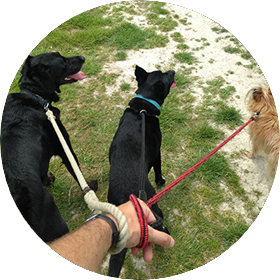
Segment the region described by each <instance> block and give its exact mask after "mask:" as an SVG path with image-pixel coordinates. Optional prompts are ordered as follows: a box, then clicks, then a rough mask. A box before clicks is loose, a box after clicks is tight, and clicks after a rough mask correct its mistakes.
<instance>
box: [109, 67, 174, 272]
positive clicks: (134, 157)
mask: <svg viewBox="0 0 280 280" xmlns="http://www.w3.org/2000/svg"><path fill="white" fill-rule="evenodd" d="M135 76H136V80H137V82H138V90H137V91H136V93H137V95H136V97H135V98H133V99H131V100H130V102H129V106H130V108H127V109H126V110H125V111H124V114H123V116H122V118H121V120H120V123H119V127H118V130H117V132H116V134H115V136H114V139H113V142H112V144H111V147H110V151H109V160H110V164H111V168H110V183H109V192H108V201H109V202H110V203H113V204H115V205H117V206H118V205H120V204H123V203H125V202H127V201H128V200H129V196H130V194H134V195H136V196H137V197H138V195H139V183H140V181H141V178H140V177H141V174H140V173H141V172H139V169H140V165H141V128H142V119H141V116H140V114H139V113H140V111H141V110H146V111H147V113H146V141H145V142H146V148H145V164H144V176H145V191H146V194H147V199H149V198H151V197H153V196H154V195H155V194H156V192H155V190H154V188H153V186H152V185H151V183H150V181H149V179H148V173H149V171H150V169H151V168H152V167H153V168H154V171H155V181H156V184H157V185H163V184H164V183H165V180H164V179H163V177H162V173H161V155H160V146H161V131H160V126H159V121H158V118H157V117H156V116H157V115H160V106H161V105H162V104H163V102H164V99H165V98H166V96H167V95H168V93H169V91H170V87H174V86H175V85H176V81H175V80H174V76H175V71H173V70H170V71H167V72H166V73H162V72H161V71H154V72H151V73H147V72H146V71H145V70H144V69H142V68H140V67H139V66H136V70H135ZM152 211H153V212H154V214H155V215H156V216H157V217H158V218H159V219H160V220H161V223H160V224H161V226H160V227H159V228H158V229H159V230H164V231H165V232H168V231H167V229H164V228H162V222H163V214H162V211H161V210H160V208H159V207H158V206H157V204H154V205H153V206H152ZM126 251H127V250H126V249H124V250H123V251H122V252H120V253H119V254H117V255H112V256H111V258H110V264H109V274H108V275H109V276H113V277H118V276H119V274H120V270H121V268H122V265H123V263H124V259H125V255H126Z"/></svg>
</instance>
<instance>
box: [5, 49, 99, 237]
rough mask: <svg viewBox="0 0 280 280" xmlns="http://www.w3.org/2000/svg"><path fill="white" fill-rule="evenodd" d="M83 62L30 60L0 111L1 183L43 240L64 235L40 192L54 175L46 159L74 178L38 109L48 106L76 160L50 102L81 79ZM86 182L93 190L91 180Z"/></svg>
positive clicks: (47, 57) (53, 57) (54, 56)
mask: <svg viewBox="0 0 280 280" xmlns="http://www.w3.org/2000/svg"><path fill="white" fill-rule="evenodd" d="M84 62H85V58H84V57H83V56H74V57H69V58H66V57H63V56H61V55H60V54H59V53H46V54H40V55H38V56H34V57H32V56H29V57H28V58H27V59H26V61H25V63H24V65H23V68H22V71H21V73H22V77H21V78H20V90H21V91H20V93H13V94H9V95H8V97H7V100H6V104H5V108H4V112H3V118H2V126H1V155H2V163H3V169H4V172H5V175H6V180H7V183H8V186H9V188H10V192H11V194H12V196H13V198H14V200H15V202H16V205H17V207H18V208H19V210H20V212H21V213H22V215H23V217H24V218H25V220H26V221H27V222H28V224H29V225H30V226H31V228H32V229H33V230H34V231H35V232H36V233H37V234H38V235H39V237H41V238H42V239H43V240H44V241H45V242H49V241H52V240H54V239H56V238H58V237H61V236H62V235H64V234H66V233H67V232H68V231H69V230H68V227H67V225H66V223H65V221H64V220H63V218H62V217H61V215H60V213H59V210H58V208H57V206H56V205H55V203H54V200H53V197H52V196H51V195H50V193H49V192H48V191H47V190H46V189H45V188H44V186H46V185H48V184H49V183H50V181H53V180H54V176H52V175H50V174H48V168H49V161H50V158H51V157H52V156H53V155H58V156H60V157H61V158H62V160H63V163H64V164H65V165H66V167H67V169H68V170H69V172H70V173H71V174H72V176H73V177H74V178H75V179H76V180H77V178H76V176H75V174H74V172H73V169H72V167H71V165H70V162H69V161H68V159H67V157H66V155H65V153H64V150H63V148H62V146H61V144H60V142H59V140H58V137H57V136H56V134H55V131H54V129H53V127H52V125H51V123H50V122H49V120H47V117H46V114H45V111H44V108H43V107H44V106H45V105H46V104H49V109H50V110H51V111H52V112H53V113H54V115H55V117H56V122H57V124H58V126H59V128H60V130H61V132H62V134H63V136H64V138H65V140H66V142H67V144H68V146H69V148H70V150H71V152H72V154H73V156H74V158H75V159H76V161H77V162H78V160H77V157H76V155H75V153H74V152H73V150H72V147H71V144H70V140H69V135H68V133H67V131H66V129H65V128H64V126H63V125H62V123H61V121H60V119H59V115H60V111H59V110H58V109H57V108H55V107H53V106H52V105H51V102H57V101H58V100H59V97H58V95H57V93H60V89H59V87H60V85H63V84H69V83H74V82H77V80H82V79H84V78H85V77H86V76H85V75H84V73H83V72H80V70H81V68H82V67H83V64H84ZM90 184H91V186H93V185H94V184H96V182H95V181H92V182H91V183H90ZM95 187H96V186H95Z"/></svg>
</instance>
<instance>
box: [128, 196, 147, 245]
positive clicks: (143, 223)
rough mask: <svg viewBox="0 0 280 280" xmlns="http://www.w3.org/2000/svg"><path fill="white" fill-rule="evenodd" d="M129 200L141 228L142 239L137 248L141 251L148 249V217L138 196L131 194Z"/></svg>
mask: <svg viewBox="0 0 280 280" xmlns="http://www.w3.org/2000/svg"><path fill="white" fill-rule="evenodd" d="M129 200H130V201H131V202H132V204H133V206H134V208H135V210H136V213H137V216H138V219H139V222H140V228H141V237H140V243H139V244H138V245H137V246H136V247H137V248H139V249H143V248H145V247H146V245H147V243H148V224H147V220H146V217H145V215H144V212H143V209H142V207H141V205H140V203H139V201H138V199H137V198H136V196H135V195H134V194H131V195H130V196H129Z"/></svg>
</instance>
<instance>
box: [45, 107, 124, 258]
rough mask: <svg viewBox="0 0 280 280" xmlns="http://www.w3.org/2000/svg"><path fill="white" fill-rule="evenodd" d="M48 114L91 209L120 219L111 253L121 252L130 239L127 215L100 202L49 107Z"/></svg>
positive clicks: (108, 204)
mask: <svg viewBox="0 0 280 280" xmlns="http://www.w3.org/2000/svg"><path fill="white" fill-rule="evenodd" d="M46 115H47V117H48V120H49V121H50V122H51V123H52V125H53V128H54V130H55V132H56V134H57V136H58V138H59V141H60V143H61V145H62V147H63V149H64V151H65V154H66V156H67V157H68V159H69V161H70V163H71V166H72V168H73V170H74V172H75V174H76V176H77V179H78V181H79V183H80V186H81V188H82V190H83V192H84V193H85V195H84V200H85V202H86V203H87V205H88V207H89V209H90V210H91V211H93V212H94V213H96V214H98V213H101V212H106V213H109V214H111V215H113V216H114V217H115V218H116V220H117V221H118V224H119V230H120V235H119V241H118V243H117V244H116V245H115V246H114V247H113V248H111V249H110V251H109V253H111V254H118V253H120V252H121V251H122V250H123V249H124V248H125V245H126V242H127V239H128V225H127V222H126V218H125V216H124V215H123V214H122V212H121V211H120V210H119V209H118V208H117V207H116V206H115V205H113V204H110V203H106V202H100V201H99V200H98V198H97V196H96V194H95V192H94V191H93V190H91V189H90V188H89V186H88V184H87V182H86V180H85V178H84V176H83V174H82V172H81V170H80V168H79V166H78V164H77V162H76V160H75V159H74V157H73V155H72V153H71V151H70V149H69V147H68V145H67V143H66V141H65V139H64V137H63V135H62V133H61V131H60V129H59V127H58V125H57V123H56V121H55V116H54V115H53V112H52V111H51V110H49V109H47V110H46Z"/></svg>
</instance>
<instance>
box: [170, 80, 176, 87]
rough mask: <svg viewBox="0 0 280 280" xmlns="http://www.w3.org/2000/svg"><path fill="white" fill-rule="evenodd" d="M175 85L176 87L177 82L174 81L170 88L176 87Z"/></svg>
mask: <svg viewBox="0 0 280 280" xmlns="http://www.w3.org/2000/svg"><path fill="white" fill-rule="evenodd" d="M176 85H177V82H176V81H175V80H174V82H173V84H172V86H171V87H172V88H175V87H176Z"/></svg>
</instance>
